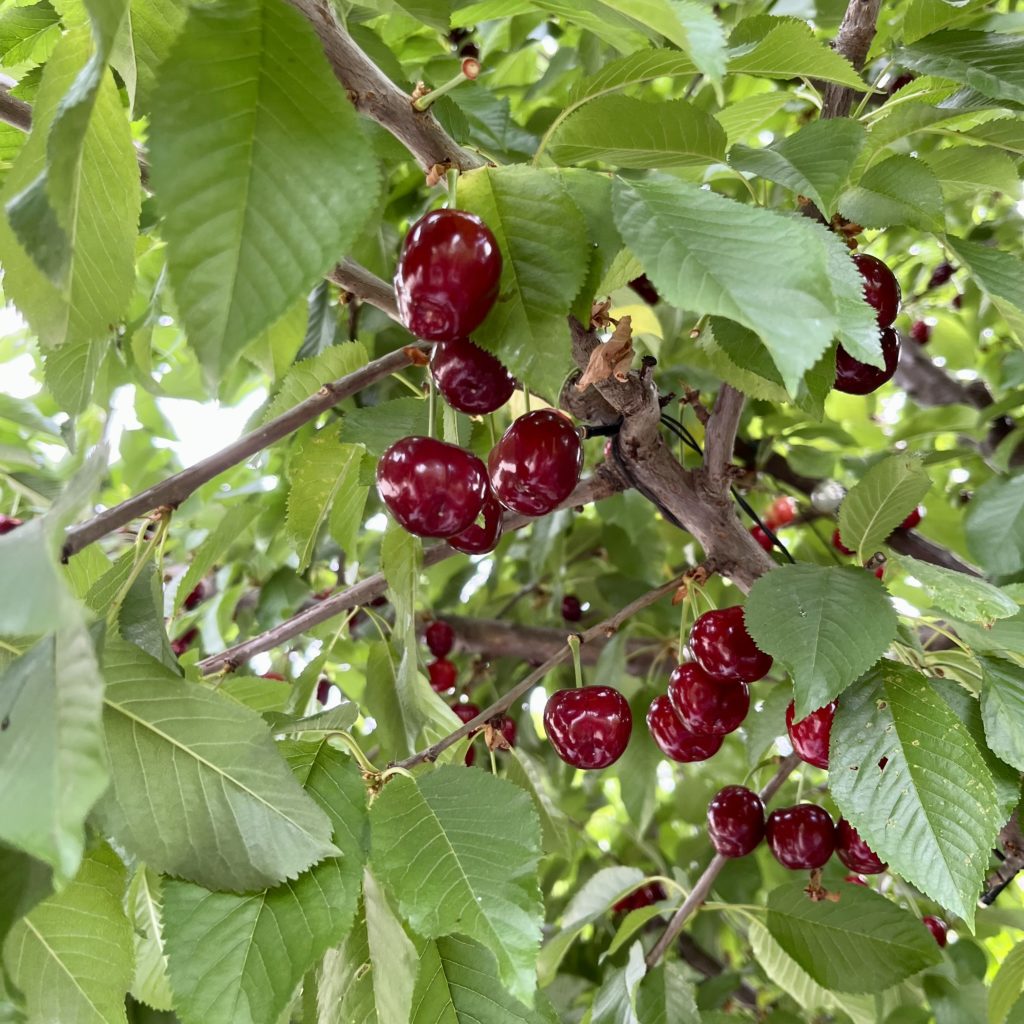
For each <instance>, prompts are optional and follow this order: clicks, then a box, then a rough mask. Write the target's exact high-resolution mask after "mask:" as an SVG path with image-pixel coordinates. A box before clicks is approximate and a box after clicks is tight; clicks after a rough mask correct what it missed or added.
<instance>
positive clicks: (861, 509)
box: [839, 455, 931, 562]
mask: <svg viewBox="0 0 1024 1024" xmlns="http://www.w3.org/2000/svg"><path fill="white" fill-rule="evenodd" d="M929 487H931V480H930V479H929V477H928V472H927V470H926V469H925V468H924V466H923V465H922V463H921V460H920V459H918V458H915V457H914V456H913V455H890V456H889V457H888V458H886V459H882V461H881V462H876V463H875V464H874V465H873V466H872V467H871V468H870V469H869V470H868V471H867V472H866V473H865V474H864V476H862V477H861V478H860V480H859V481H858V482H857V483H856V484H855V485H854V486H853V487H852V488H851V489H850V492H849V493H848V494H847V495H846V497H845V498H844V499H843V504H842V505H841V506H840V508H839V533H840V535H841V536H842V539H843V543H844V544H845V545H846V546H847V547H848V548H852V549H853V550H854V551H856V552H857V559H858V560H859V561H860V562H866V561H867V560H868V559H869V558H870V557H871V556H872V555H873V554H874V553H875V552H876V551H877V550H878V548H879V546H880V545H882V544H883V543H884V542H885V540H886V539H887V538H888V537H889V536H890V535H891V534H892V531H893V530H895V529H896V527H897V526H899V525H900V523H902V522H903V520H904V519H906V518H907V516H908V515H909V514H910V513H911V512H913V511H914V509H915V508H916V507H917V503H918V502H919V501H920V500H921V499H922V498H923V497H924V496H925V494H927V492H928V488H929Z"/></svg>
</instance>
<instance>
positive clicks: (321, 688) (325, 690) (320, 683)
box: [316, 676, 334, 704]
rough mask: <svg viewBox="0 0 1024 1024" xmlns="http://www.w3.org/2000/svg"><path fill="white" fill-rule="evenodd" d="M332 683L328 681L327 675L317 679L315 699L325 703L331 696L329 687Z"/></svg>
mask: <svg viewBox="0 0 1024 1024" xmlns="http://www.w3.org/2000/svg"><path fill="white" fill-rule="evenodd" d="M333 685H334V684H333V683H332V682H331V681H330V679H328V678H327V676H323V677H322V678H321V679H318V680H317V683H316V699H317V700H318V701H319V702H320V703H321V704H326V703H327V701H328V698H329V697H330V696H331V687H332V686H333Z"/></svg>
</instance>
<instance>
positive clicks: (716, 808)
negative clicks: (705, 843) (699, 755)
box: [708, 786, 764, 857]
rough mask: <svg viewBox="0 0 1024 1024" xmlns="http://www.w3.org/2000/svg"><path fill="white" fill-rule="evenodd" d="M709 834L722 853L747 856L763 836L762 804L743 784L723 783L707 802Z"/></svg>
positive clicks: (723, 854)
mask: <svg viewBox="0 0 1024 1024" xmlns="http://www.w3.org/2000/svg"><path fill="white" fill-rule="evenodd" d="M708 835H710V836H711V844H712V845H713V846H714V848H715V850H717V851H718V853H720V854H721V855H722V856H723V857H746V855H747V854H748V853H750V852H751V851H752V850H753V849H754V848H755V847H756V846H757V844H758V843H760V842H761V840H762V839H763V838H764V804H763V803H762V802H761V798H760V797H759V796H758V795H757V794H756V793H753V792H751V791H750V790H749V789H747V787H746V786H726V787H725V789H720V790H719V791H718V792H717V793H716V794H715V795H714V797H713V798H712V800H711V803H710V804H708Z"/></svg>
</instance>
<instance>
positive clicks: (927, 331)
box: [910, 320, 932, 345]
mask: <svg viewBox="0 0 1024 1024" xmlns="http://www.w3.org/2000/svg"><path fill="white" fill-rule="evenodd" d="M910 336H911V337H912V338H913V339H914V341H916V342H917V343H918V345H927V344H928V341H929V340H930V339H931V336H932V329H931V326H930V325H929V324H927V323H926V322H925V321H924V320H915V321H914V322H913V324H911V326H910Z"/></svg>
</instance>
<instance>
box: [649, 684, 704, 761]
mask: <svg viewBox="0 0 1024 1024" xmlns="http://www.w3.org/2000/svg"><path fill="white" fill-rule="evenodd" d="M647 729H648V731H649V732H650V734H651V738H652V739H653V740H654V742H655V743H656V744H657V745H658V749H659V750H660V751H661V752H662V753H663V754H664V755H665V756H666V757H668V758H671V759H672V760H673V761H680V762H682V763H683V764H691V763H693V762H694V761H706V760H707V759H708V758H709V757H714V756H715V754H717V753H718V751H719V750H720V749H721V746H722V737H721V736H699V735H697V734H696V733H692V732H690V730H689V729H687V728H686V726H685V725H683V723H682V720H681V719H680V718H679V716H678V715H677V714H676V713H675V711H673V710H672V702H671V701H670V700H669V699H668V696H667V695H666V694H662V695H661V696H660V697H655V698H654V700H652V701H651V706H650V707H649V708H648V709H647Z"/></svg>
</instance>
